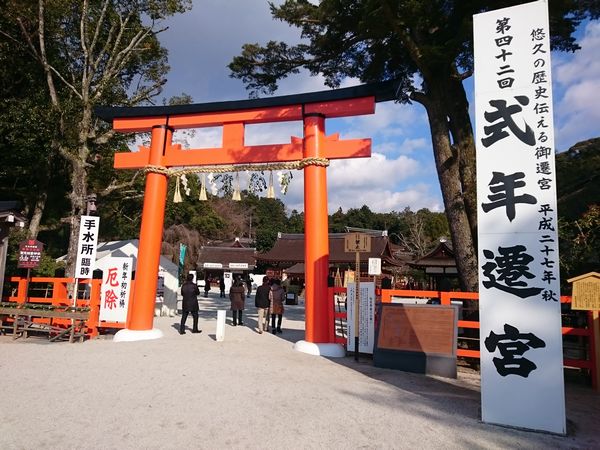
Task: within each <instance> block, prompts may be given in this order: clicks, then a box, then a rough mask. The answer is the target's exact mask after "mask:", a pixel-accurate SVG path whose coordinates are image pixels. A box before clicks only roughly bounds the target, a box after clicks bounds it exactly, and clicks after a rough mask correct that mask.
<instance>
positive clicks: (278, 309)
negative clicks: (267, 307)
mask: <svg viewBox="0 0 600 450" xmlns="http://www.w3.org/2000/svg"><path fill="white" fill-rule="evenodd" d="M269 300H270V302H271V332H272V333H273V334H275V333H281V319H282V317H283V302H284V301H285V290H284V289H283V288H282V287H281V281H280V280H278V279H274V280H273V282H272V285H271V292H269ZM275 317H277V326H275Z"/></svg>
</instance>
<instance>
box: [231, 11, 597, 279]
mask: <svg viewBox="0 0 600 450" xmlns="http://www.w3.org/2000/svg"><path fill="white" fill-rule="evenodd" d="M517 3H521V2H520V1H494V2H490V1H488V2H481V1H478V2H475V1H464V0H460V1H434V0H426V1H413V0H322V1H320V2H318V4H315V2H310V1H308V0H286V1H285V2H283V3H282V4H281V5H280V6H275V5H274V4H273V3H271V4H270V7H271V13H272V16H273V17H274V18H275V19H277V20H281V21H284V22H286V23H288V24H290V25H292V26H294V27H297V28H298V29H299V30H300V34H301V37H302V38H303V40H302V41H301V43H300V44H298V45H289V44H287V43H284V42H276V41H270V42H268V43H267V44H265V45H264V46H262V45H260V44H246V45H244V46H243V48H242V53H241V55H240V56H238V57H235V58H234V59H233V61H232V62H231V64H230V65H229V68H230V70H231V72H232V76H233V77H236V78H240V79H241V80H242V81H243V82H244V83H245V84H246V85H247V87H248V89H249V90H250V92H251V95H258V94H259V93H272V92H274V91H275V90H276V89H277V82H278V81H279V80H280V79H282V78H285V77H286V76H288V75H289V74H292V73H297V72H298V71H299V70H300V69H301V68H305V69H308V70H309V71H310V73H311V74H313V75H317V74H322V75H323V76H324V77H325V81H326V83H327V85H329V86H331V87H337V86H339V85H340V83H341V81H342V80H343V79H344V78H346V77H355V78H359V79H360V80H362V81H363V82H374V81H384V80H396V83H397V84H398V101H400V102H417V103H419V104H421V105H422V106H423V107H424V108H425V110H426V112H427V116H428V119H429V124H430V128H431V137H432V145H433V152H434V157H435V161H436V167H437V171H438V178H439V182H440V186H441V191H442V197H443V199H444V206H445V210H446V215H447V217H448V222H449V226H450V233H451V237H452V241H453V242H454V248H455V250H456V253H457V263H458V268H459V272H460V276H461V284H462V288H463V289H466V290H475V289H477V285H478V282H477V272H478V269H477V255H476V249H475V242H476V226H477V207H476V194H475V190H476V185H475V146H474V139H473V130H472V128H471V120H470V117H469V111H468V107H469V105H468V102H467V97H466V94H465V90H464V87H463V84H462V81H463V80H464V79H465V78H467V77H469V76H470V75H471V72H472V65H473V61H472V15H473V14H474V13H478V12H483V11H486V10H488V9H492V8H493V9H496V8H502V7H506V6H512V5H515V4H517ZM599 5H600V3H599V2H597V1H592V0H590V1H585V2H581V1H575V0H562V1H552V2H550V5H549V6H550V13H551V32H552V38H551V41H552V45H553V47H554V49H558V50H566V51H573V50H576V49H577V48H578V47H577V44H576V43H575V40H574V39H573V37H572V34H573V32H574V31H575V28H576V27H577V25H578V24H579V23H580V22H581V20H583V19H584V18H585V17H594V18H597V17H598V13H599V10H600V6H599Z"/></svg>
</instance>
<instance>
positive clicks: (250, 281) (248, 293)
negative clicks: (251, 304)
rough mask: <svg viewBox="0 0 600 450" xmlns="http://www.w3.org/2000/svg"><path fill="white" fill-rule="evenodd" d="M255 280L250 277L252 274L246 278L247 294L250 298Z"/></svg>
mask: <svg viewBox="0 0 600 450" xmlns="http://www.w3.org/2000/svg"><path fill="white" fill-rule="evenodd" d="M253 281H254V280H253V279H252V278H251V277H250V275H248V278H246V296H247V297H248V298H250V293H251V292H252V282H253Z"/></svg>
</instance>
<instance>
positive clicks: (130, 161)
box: [96, 82, 395, 352]
mask: <svg viewBox="0 0 600 450" xmlns="http://www.w3.org/2000/svg"><path fill="white" fill-rule="evenodd" d="M394 98H395V90H394V87H393V85H392V83H389V82H388V83H380V84H371V85H362V86H357V87H352V88H345V89H338V90H334V91H323V92H316V93H308V94H299V95H289V96H281V97H271V98H265V99H255V100H242V101H233V102H219V103H204V104H192V105H177V106H159V107H135V108H126V107H123V108H122V107H114V108H113V107H100V108H97V109H96V114H97V115H98V116H99V117H100V118H102V119H104V120H106V121H107V122H112V126H113V129H114V130H115V131H117V132H151V142H150V147H140V150H139V151H138V152H126V153H116V154H115V161H114V167H115V168H117V169H144V171H145V172H146V188H145V194H144V206H143V211H142V222H141V230H140V242H139V253H138V258H137V268H136V288H135V291H134V294H133V299H132V301H131V304H130V308H131V312H130V314H129V322H128V324H127V329H124V330H121V331H119V333H117V336H116V337H115V339H116V340H142V339H154V338H158V337H161V336H162V332H161V331H160V330H158V329H153V320H154V302H155V297H156V280H157V276H158V263H159V258H160V248H161V243H162V233H163V224H164V211H165V203H166V194H167V183H168V176H169V175H170V174H172V173H173V171H174V170H175V169H172V168H178V167H191V166H218V165H225V164H252V165H257V166H256V168H255V169H254V170H265V167H264V166H262V167H261V166H260V164H268V163H281V162H296V164H297V167H298V168H302V169H303V171H304V214H305V264H306V274H305V275H306V278H305V282H306V294H305V295H306V297H305V308H306V334H305V339H306V342H308V343H312V344H317V345H321V344H325V345H327V344H329V345H334V344H332V343H331V342H330V334H329V327H332V326H333V318H332V317H329V308H328V304H327V299H328V296H327V276H328V273H329V239H328V208H327V168H326V166H327V165H328V164H329V160H331V159H340V158H367V157H369V156H371V140H370V139H351V140H340V139H339V136H338V135H337V134H336V135H332V136H326V135H325V119H327V118H334V117H345V116H356V115H365V114H373V113H374V112H375V102H376V101H387V100H392V99H394ZM299 120H302V121H303V129H304V137H303V138H296V137H292V138H291V142H289V143H283V144H269V145H253V146H247V145H245V143H244V127H245V125H246V124H258V123H270V122H284V121H299ZM215 126H221V127H222V130H223V137H222V146H221V147H219V148H210V149H204V148H203V149H185V150H184V149H182V148H181V146H180V145H178V144H173V143H172V137H173V132H174V130H177V129H185V128H201V127H215ZM266 170H268V168H266ZM309 352H311V351H309Z"/></svg>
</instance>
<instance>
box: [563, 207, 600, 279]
mask: <svg viewBox="0 0 600 450" xmlns="http://www.w3.org/2000/svg"><path fill="white" fill-rule="evenodd" d="M559 235H560V241H559V242H560V270H561V281H562V288H563V289H567V290H570V287H569V286H568V283H566V280H568V279H569V278H572V277H576V276H579V275H583V274H584V273H588V272H592V271H594V272H597V271H598V270H600V204H595V205H591V206H590V207H589V209H588V210H587V211H586V212H585V213H583V214H582V215H581V217H580V218H578V219H575V220H572V221H566V220H559Z"/></svg>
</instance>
